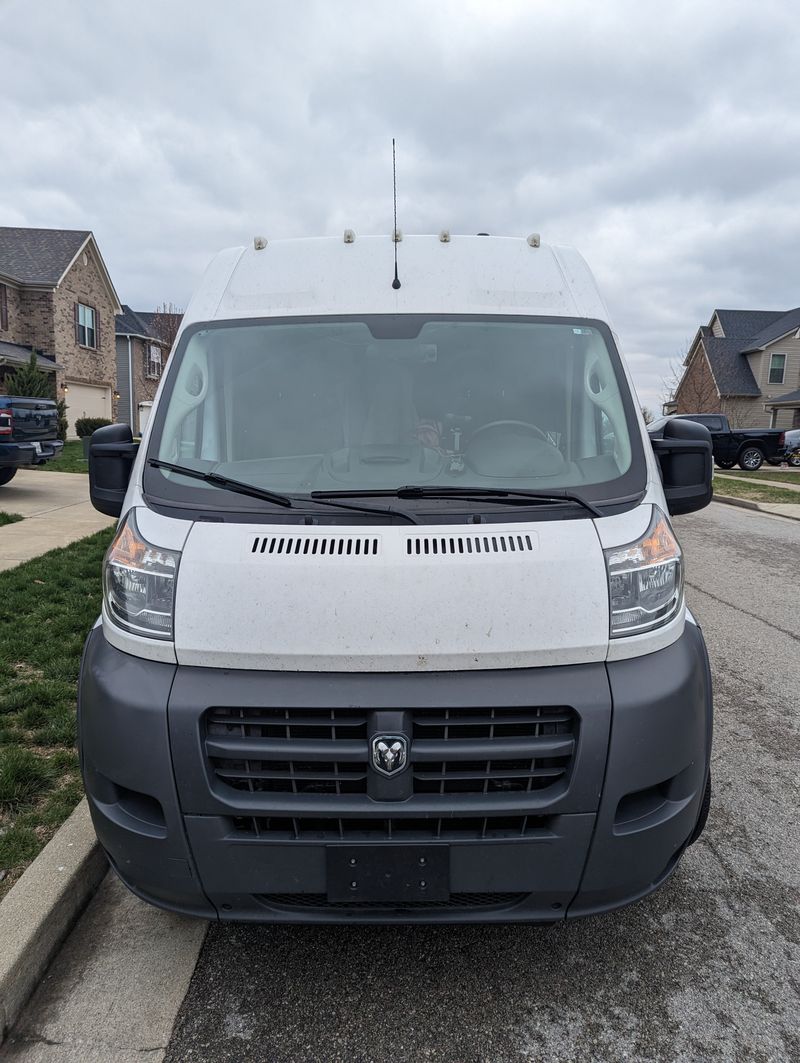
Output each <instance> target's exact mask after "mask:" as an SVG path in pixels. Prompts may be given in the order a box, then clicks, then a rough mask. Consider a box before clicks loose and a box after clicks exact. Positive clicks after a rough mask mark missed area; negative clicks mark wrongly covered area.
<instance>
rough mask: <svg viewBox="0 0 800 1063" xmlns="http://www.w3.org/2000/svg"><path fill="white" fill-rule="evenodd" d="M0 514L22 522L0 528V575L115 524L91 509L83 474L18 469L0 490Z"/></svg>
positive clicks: (110, 519)
mask: <svg viewBox="0 0 800 1063" xmlns="http://www.w3.org/2000/svg"><path fill="white" fill-rule="evenodd" d="M0 510H2V511H3V512H4V513H19V514H20V515H21V516H23V517H24V518H25V520H21V521H17V523H15V524H7V525H5V527H3V528H0V571H3V570H4V569H8V568H15V567H16V566H17V565H21V564H22V562H23V561H29V560H30V559H31V558H32V557H38V556H39V554H43V553H45V552H46V551H47V550H54V549H55V548H56V547H57V546H68V545H69V544H70V543H72V542H75V540H76V539H82V538H83V537H84V536H85V535H91V534H92V533H93V532H96V531H100V529H101V528H106V527H108V525H109V524H113V523H114V518H113V517H107V516H106V515H105V514H104V513H98V512H97V510H96V509H94V507H93V506H92V503H91V502H90V501H89V477H88V476H85V475H84V474H83V473H68V472H46V471H44V470H42V469H20V470H19V472H18V473H17V475H16V476H15V477H14V479H13V480H11V481H10V482H9V483H7V484H6V485H5V486H4V487H0Z"/></svg>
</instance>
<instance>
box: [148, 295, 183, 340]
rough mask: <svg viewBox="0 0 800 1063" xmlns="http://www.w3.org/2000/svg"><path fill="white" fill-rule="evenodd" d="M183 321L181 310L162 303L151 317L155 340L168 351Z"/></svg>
mask: <svg viewBox="0 0 800 1063" xmlns="http://www.w3.org/2000/svg"><path fill="white" fill-rule="evenodd" d="M182 320H183V310H182V309H181V308H180V307H179V306H175V304H174V303H162V304H161V305H160V306H157V307H156V310H155V313H154V314H153V317H152V328H153V331H154V332H155V334H156V339H159V340H161V341H162V343H165V344H166V345H167V346H168V347H169V348H170V349H172V345H173V343H174V342H175V337H176V336H177V335H178V329H179V328H180V327H181V321H182Z"/></svg>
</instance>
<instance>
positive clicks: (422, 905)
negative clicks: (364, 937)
mask: <svg viewBox="0 0 800 1063" xmlns="http://www.w3.org/2000/svg"><path fill="white" fill-rule="evenodd" d="M254 896H255V899H256V900H257V901H260V902H261V904H265V905H267V907H269V908H282V909H287V908H288V909H293V908H302V909H304V910H308V909H316V910H317V911H321V912H326V911H330V910H333V911H351V912H358V911H367V912H380V911H384V912H398V911H412V912H424V911H426V910H429V909H436V910H441V909H443V908H445V909H446V908H450V909H453V908H461V909H464V908H467V909H475V908H508V907H510V906H511V905H513V904H519V902H520V901H522V900H524V899H525V897H527V893H451V894H450V898H449V900H446V901H399V902H397V903H395V904H388V903H387V902H386V901H333V902H332V901H329V900H328V898H327V895H326V894H324V893H256V894H254Z"/></svg>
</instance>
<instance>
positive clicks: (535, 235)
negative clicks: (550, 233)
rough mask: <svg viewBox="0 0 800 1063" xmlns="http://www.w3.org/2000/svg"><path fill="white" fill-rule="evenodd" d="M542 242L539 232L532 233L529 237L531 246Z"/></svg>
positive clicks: (537, 245)
mask: <svg viewBox="0 0 800 1063" xmlns="http://www.w3.org/2000/svg"><path fill="white" fill-rule="evenodd" d="M541 242H542V240H541V237H540V236H539V234H538V233H531V235H530V236H529V237H528V243H529V244H530V245H531V247H539V245H540V244H541Z"/></svg>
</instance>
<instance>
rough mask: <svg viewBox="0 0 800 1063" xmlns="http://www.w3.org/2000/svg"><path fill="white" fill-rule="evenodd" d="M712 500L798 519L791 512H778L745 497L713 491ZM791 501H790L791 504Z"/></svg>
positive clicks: (776, 515) (772, 515)
mask: <svg viewBox="0 0 800 1063" xmlns="http://www.w3.org/2000/svg"><path fill="white" fill-rule="evenodd" d="M713 501H714V502H724V504H725V505H726V506H740V507H741V508H742V509H754V510H756V511H757V512H759V513H766V514H767V515H768V516H770V517H785V518H786V520H800V517H796V516H795V515H794V514H793V513H778V512H777V511H776V510H774V509H765V508H764V507H763V506H762V505H760V504H759V503H758V502H750V501H748V499H746V498H732V497H731V496H730V495H718V494H717V493H716V492H714V499H713ZM792 504H793V503H790V505H792Z"/></svg>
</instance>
